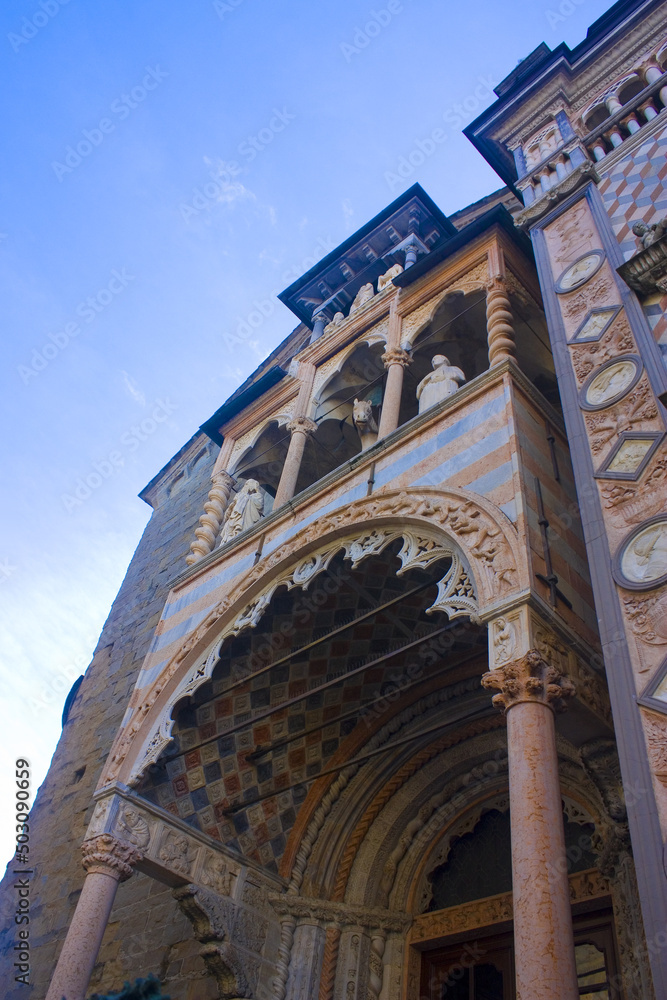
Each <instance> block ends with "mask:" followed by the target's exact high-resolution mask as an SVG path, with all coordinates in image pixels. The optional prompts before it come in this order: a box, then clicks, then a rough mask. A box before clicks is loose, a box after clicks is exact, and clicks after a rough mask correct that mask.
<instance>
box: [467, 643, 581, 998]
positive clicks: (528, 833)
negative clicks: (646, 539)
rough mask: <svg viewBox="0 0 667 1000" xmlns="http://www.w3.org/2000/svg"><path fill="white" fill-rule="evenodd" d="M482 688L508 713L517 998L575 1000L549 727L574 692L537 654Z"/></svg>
mask: <svg viewBox="0 0 667 1000" xmlns="http://www.w3.org/2000/svg"><path fill="white" fill-rule="evenodd" d="M482 684H483V686H484V687H486V688H491V689H495V690H497V691H498V692H499V694H496V695H495V697H494V699H493V703H494V705H495V706H496V707H497V708H501V709H502V710H503V711H504V712H505V713H506V714H507V752H508V758H509V792H510V821H511V834H512V882H513V900H514V952H515V966H516V986H517V994H516V995H517V1000H577V998H578V996H579V990H578V986H577V974H576V967H575V960H574V939H573V935H572V914H571V911H570V893H569V884H568V876H567V859H566V854H565V833H564V829H563V809H562V804H561V794H560V785H559V780H558V756H557V752H556V731H555V725H554V712H555V711H558V710H561V709H562V708H563V706H564V699H565V698H568V697H571V696H572V695H573V694H574V688H573V686H572V683H571V681H570V680H569V679H568V678H567V677H564V676H563V675H562V674H561V673H559V671H558V670H557V669H556V668H555V667H552V666H551V665H550V664H548V663H546V662H545V661H544V660H543V658H542V655H541V654H540V652H539V651H538V650H537V649H531V650H529V651H528V652H527V653H526V654H525V655H524V656H523V657H521V659H518V660H514V661H512V662H510V663H507V664H505V665H504V666H501V667H497V668H496V669H495V670H491V671H490V672H489V673H487V674H485V675H484V676H483V678H482Z"/></svg>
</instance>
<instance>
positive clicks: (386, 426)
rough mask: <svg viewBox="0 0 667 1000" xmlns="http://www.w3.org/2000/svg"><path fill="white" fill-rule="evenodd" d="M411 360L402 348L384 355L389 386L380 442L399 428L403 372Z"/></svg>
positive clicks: (391, 350) (394, 349)
mask: <svg viewBox="0 0 667 1000" xmlns="http://www.w3.org/2000/svg"><path fill="white" fill-rule="evenodd" d="M411 360H412V359H411V357H410V355H409V354H408V352H407V351H404V350H402V349H401V348H400V347H399V348H392V349H390V350H388V351H386V352H385V354H383V355H382V361H383V363H384V366H385V368H386V369H387V384H386V385H385V389H384V399H383V400H382V414H381V416H380V427H379V429H378V440H379V439H380V438H383V437H386V436H387V434H391V432H392V431H395V430H396V428H397V427H398V418H399V412H400V409H401V394H402V392H403V371H404V369H405V368H407V367H408V365H409V364H410V363H411Z"/></svg>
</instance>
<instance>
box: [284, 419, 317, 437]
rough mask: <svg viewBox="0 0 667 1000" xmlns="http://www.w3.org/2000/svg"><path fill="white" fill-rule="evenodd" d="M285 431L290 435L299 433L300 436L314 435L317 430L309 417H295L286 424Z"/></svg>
mask: <svg viewBox="0 0 667 1000" xmlns="http://www.w3.org/2000/svg"><path fill="white" fill-rule="evenodd" d="M287 430H288V431H289V432H290V434H294V433H295V432H297V431H300V432H301V434H314V433H315V431H316V430H317V424H316V423H315V421H314V420H311V419H310V417H295V418H294V420H290V421H289V423H288V424H287Z"/></svg>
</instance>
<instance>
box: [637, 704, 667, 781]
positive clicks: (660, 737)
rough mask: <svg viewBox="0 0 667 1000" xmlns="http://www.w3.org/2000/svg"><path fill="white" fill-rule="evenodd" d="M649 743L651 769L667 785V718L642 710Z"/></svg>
mask: <svg viewBox="0 0 667 1000" xmlns="http://www.w3.org/2000/svg"><path fill="white" fill-rule="evenodd" d="M641 715H642V719H643V722H644V732H645V734H646V743H647V745H648V756H649V760H650V762H651V770H652V771H653V773H654V774H655V776H656V778H657V779H658V781H659V782H660V784H662V785H667V719H665V718H664V716H662V715H654V714H653V713H652V712H647V711H645V710H644V709H642V710H641Z"/></svg>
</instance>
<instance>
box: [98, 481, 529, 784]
mask: <svg viewBox="0 0 667 1000" xmlns="http://www.w3.org/2000/svg"><path fill="white" fill-rule="evenodd" d="M383 520H384V521H388V522H390V523H391V521H392V520H393V521H394V522H395V523H396V522H398V524H400V525H401V527H400V528H399V527H397V528H394V529H392V531H389V529H387V533H386V534H385V535H384V538H385V541H386V544H389V542H390V541H391V540H392V538H398V537H403V538H404V540H406V544H404V546H403V548H402V550H401V553H400V558H401V561H402V566H401V571H406V570H407V569H409V568H412V566H413V565H414V566H416V565H419V566H422V567H423V566H424V565H427V564H428V561H429V559H430V557H431V554H433V557H434V558H435V557H436V548H437V549H438V550H439V551H438V553H437V557H438V558H439V557H440V555H443V556H444V555H447V554H449V555H450V556H451V557H452V559H453V562H454V563H455V564H456V570H455V573H454V575H447V576H446V577H445V578H443V580H442V581H441V588H440V589H439V594H438V598H437V601H438V602H439V603H438V604H437V607H438V609H439V610H444V611H446V612H447V613H448V614H451V615H452V616H455V615H456V614H471V615H477V614H478V613H481V611H482V610H483V607H484V605H486V604H490V603H493V604H496V605H497V604H498V602H499V601H502V600H503V599H505V598H509V597H510V595H511V594H512V593H513V592H515V591H516V590H517V586H518V584H517V577H519V578H521V577H523V578H524V580H525V578H526V569H525V558H524V555H523V552H522V550H521V549H520V547H519V545H518V538H517V535H516V530H515V529H514V528H513V526H512V525H511V523H510V522H509V521H508V520H507V518H506V517H505V515H504V514H502V513H501V512H500V511H499V510H498V509H497V508H495V507H494V505H493V504H491V503H489V502H488V501H486V500H483V499H482V498H480V497H478V496H476V495H473V494H468V493H466V491H463V490H432V491H429V490H419V491H416V490H415V491H413V490H403V491H398V490H393V491H388V492H387V493H384V494H378V495H376V496H370V497H367V498H365V499H364V500H358V501H355V502H354V503H351V504H349V505H348V506H346V507H345V508H341V509H339V510H338V511H334V512H332V513H331V514H327V515H325V516H324V517H321V518H319V519H318V520H316V521H314V522H312V524H310V525H308V526H307V527H306V528H304V529H303V530H302V531H300V532H298V533H297V534H296V535H295V536H294V537H293V538H292V539H290V540H289V541H288V542H286V543H285V544H284V545H282V546H280V547H279V548H277V549H275V550H274V551H273V552H271V553H270V555H268V556H267V557H266V558H265V559H262V560H260V561H259V562H258V563H257V565H256V566H255V567H254V568H253V569H252V570H250V571H249V572H248V573H247V574H246V575H245V576H244V577H243V578H242V579H241V581H240V582H239V583H238V584H237V585H236V586H235V588H234V589H233V590H232V592H231V593H230V594H229V596H228V597H225V598H223V600H221V601H220V602H219V604H218V605H217V606H216V607H215V608H214V609H213V611H212V612H211V613H210V614H209V615H208V616H207V618H206V619H205V620H204V621H203V622H202V623H201V624H200V625H199V626H198V627H197V628H196V629H195V631H194V632H193V633H192V634H191V635H190V637H189V638H188V639H187V640H186V641H185V643H184V644H183V646H182V648H181V650H180V651H179V652H178V653H177V654H176V655H175V656H174V657H173V658H172V660H171V661H170V662H169V663H168V664H167V666H166V667H165V668H164V670H163V671H162V673H161V675H160V678H159V679H158V680H157V681H156V682H155V684H154V685H153V688H152V689H151V690H150V691H142V692H141V693H138V692H135V695H134V696H133V703H131V708H132V714H131V715H130V719H129V722H128V724H127V727H126V729H125V730H124V731H122V732H121V733H119V735H118V737H117V739H116V742H115V744H114V746H113V747H112V750H111V753H110V755H109V759H108V762H107V766H106V769H105V774H104V777H105V780H107V781H109V780H113V779H114V778H115V777H117V776H118V775H119V773H120V771H121V765H122V763H123V761H124V759H125V756H126V754H127V752H128V750H129V748H130V745H131V744H132V742H133V740H134V738H135V735H136V734H137V733H138V732H139V730H140V729H141V728H142V724H143V721H144V719H145V717H146V716H147V715H148V713H149V711H150V709H151V708H152V706H153V703H154V701H155V700H156V698H157V697H158V696H159V694H160V693H161V691H162V690H163V688H164V687H165V685H166V684H167V682H168V681H169V680H170V678H171V677H172V676H173V674H174V673H175V672H176V670H177V669H178V666H179V663H180V662H181V660H183V659H184V658H185V657H186V656H187V654H188V653H189V652H190V650H191V649H192V648H193V647H194V646H195V645H197V644H198V643H199V642H201V641H202V640H203V639H204V638H205V636H206V635H207V633H208V632H209V631H210V630H211V629H213V628H215V627H216V626H217V624H218V622H219V621H220V619H221V618H223V616H225V617H228V616H229V615H230V614H231V611H232V609H233V608H234V607H235V608H236V612H235V617H231V618H230V617H228V621H227V624H226V626H224V628H223V629H222V631H221V632H219V633H218V638H217V639H216V641H215V643H214V644H213V645H212V646H211V647H209V650H208V652H206V653H205V655H203V656H202V658H201V659H200V660H199V661H198V662H197V663H196V664H195V665H194V666H193V667H191V668H190V671H189V672H188V673H187V674H185V676H184V677H183V679H182V681H181V682H180V684H179V685H178V687H177V688H176V690H175V691H174V692H173V693H172V694H171V696H170V702H169V705H168V706H165V708H164V709H163V711H162V712H161V716H160V719H159V721H157V722H156V723H155V726H154V728H153V730H152V731H151V733H150V734H149V735H148V736H147V737H146V738H145V740H144V742H143V746H142V750H141V752H140V754H139V757H138V759H137V760H136V762H135V764H134V768H133V770H132V773H131V774H130V775H129V776H128V779H127V781H128V784H130V785H133V784H135V783H136V782H138V781H139V780H140V778H141V775H142V773H143V772H144V770H145V769H146V767H147V766H148V765H149V764H151V763H153V762H154V761H156V760H157V758H158V757H159V755H160V753H161V752H162V750H163V749H164V747H165V746H166V745H167V743H168V742H169V741H170V739H171V728H172V725H173V722H172V720H171V709H172V706H173V705H174V704H175V703H176V702H177V701H178V700H179V699H180V698H182V697H183V696H184V695H186V694H191V693H192V692H193V691H195V690H196V689H197V688H198V687H199V686H200V684H203V683H204V682H205V681H206V680H207V679H208V678H209V677H210V675H211V672H212V670H213V667H214V666H215V663H216V662H217V659H218V656H219V649H220V646H221V643H222V642H223V641H224V640H225V639H226V638H228V637H229V636H234V635H238V633H239V632H241V631H242V630H243V629H244V628H248V627H249V628H252V627H254V626H255V625H256V624H257V622H258V621H259V620H260V618H261V616H262V614H263V613H264V611H265V610H266V608H267V606H268V604H269V602H270V601H271V598H272V596H273V594H274V592H275V591H276V589H277V588H278V587H279V586H282V585H284V586H286V587H287V589H288V590H289V589H291V588H292V587H295V586H298V587H303V588H304V589H305V588H306V587H307V586H308V585H309V583H310V581H311V580H312V579H313V578H314V577H315V576H316V575H317V573H319V572H321V571H322V570H324V569H326V568H327V566H328V565H329V562H330V561H331V559H332V558H333V556H334V555H335V554H336V552H338V551H339V550H340V549H341V548H344V547H345V546H346V545H349V546H352V545H353V543H354V542H355V541H357V540H359V539H360V537H362V536H360V534H359V528H358V527H356V528H353V527H352V526H354V525H357V526H358V525H364V526H365V525H367V524H368V522H369V521H375V522H376V523H378V522H379V525H381V524H382V521H383ZM410 521H411V522H412V523H409V522H410ZM406 522H408V524H406ZM348 525H349V526H350V527H349V528H348V535H347V538H346V537H345V535H344V533H343V530H342V529H345V527H346V526H348ZM366 530H367V529H366V528H365V527H364V531H366ZM382 531H385V529H384V528H382ZM327 535H333V536H334V537H336V536H337V540H336V541H335V542H332V543H330V544H329V545H327V546H324V547H322V548H320V549H316V550H315V551H312V552H311V553H310V554H309V555H307V556H305V557H302V558H301V560H300V561H299V562H298V563H297V564H296V565H294V563H293V562H291V564H290V559H293V554H294V553H295V552H298V551H299V549H303V548H306V547H310V546H316V545H317V544H318V543H320V545H321V539H322V538H326V536H327ZM350 551H351V548H350ZM377 551H381V549H378V550H377ZM459 553H460V554H459ZM455 556H458V559H459V561H458V562H456V559H455V558H454V557H455ZM286 564H287V566H288V567H289V568H287V569H283V571H282V573H281V572H280V571H279V567H281V566H283V567H284V566H285V565H286ZM276 570H278V572H276ZM266 579H269V580H271V582H270V583H269V584H268V586H266V585H265V586H264V589H263V590H261V591H259V592H257V590H256V586H257V585H260V584H261V582H262V581H264V580H266ZM253 592H254V596H252V597H251V599H250V601H249V603H246V604H245V606H243V605H242V604H241V601H242V600H243V597H244V595H245V599H246V601H247V600H248V595H249V594H252V593H253ZM473 605H474V606H473ZM435 607H436V605H435V604H434V605H433V608H434V609H435Z"/></svg>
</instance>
